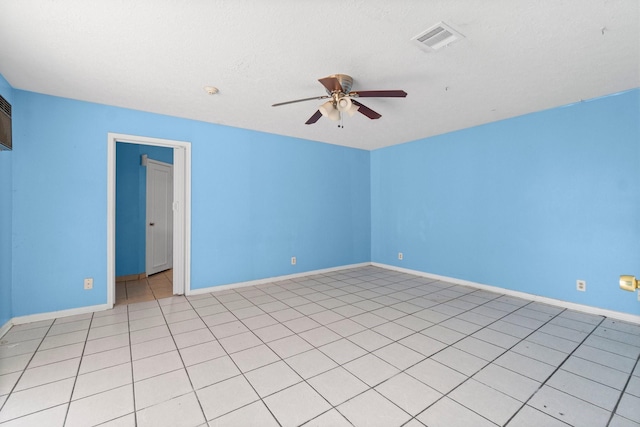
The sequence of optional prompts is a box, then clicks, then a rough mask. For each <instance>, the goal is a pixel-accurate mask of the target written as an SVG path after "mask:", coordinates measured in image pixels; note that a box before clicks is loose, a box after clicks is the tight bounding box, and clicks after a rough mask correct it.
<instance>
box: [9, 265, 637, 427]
mask: <svg viewBox="0 0 640 427" xmlns="http://www.w3.org/2000/svg"><path fill="white" fill-rule="evenodd" d="M639 355H640V325H637V324H630V323H625V322H620V321H616V320H613V319H609V318H604V317H600V316H594V315H589V314H584V313H579V312H575V311H569V310H564V309H561V308H558V307H553V306H549V305H544V304H540V303H536V302H531V301H527V300H523V299H517V298H513V297H509V296H504V295H500V294H496V293H491V292H487V291H483V290H477V289H473V288H467V287H461V286H457V285H453V284H450V283H445V282H438V281H433V280H429V279H425V278H420V277H416V276H411V275H408V274H404V273H399V272H395V271H389V270H384V269H381V268H377V267H362V268H355V269H349V270H342V271H338V272H333V273H328V274H322V275H313V276H307V277H303V278H298V279H294V280H287V281H280V282H274V283H269V284H263V285H259V286H253V287H245V288H238V289H235V290H227V291H221V292H216V293H212V294H203V295H198V296H191V297H186V298H185V297H170V298H166V299H160V300H158V301H155V300H154V301H150V302H141V303H132V304H129V305H122V306H118V307H116V308H114V309H113V310H109V311H102V312H96V313H92V314H87V315H79V316H74V317H67V318H59V319H56V320H55V321H43V322H37V323H31V324H24V325H19V326H14V327H13V328H12V329H11V330H10V331H9V332H8V333H7V334H6V335H5V336H4V337H3V338H2V341H1V345H0V406H1V409H0V426H1V427H9V426H11V427H15V426H45V425H46V426H51V427H55V426H63V425H64V426H69V427H71V426H93V425H101V426H111V427H113V426H140V427H142V426H155V427H157V426H171V427H180V426H210V427H214V426H215V427H220V426H260V427H268V426H298V425H306V426H336V427H340V426H351V425H353V426H383V427H393V426H408V427H418V426H423V425H426V426H431V427H437V426H445V427H455V426H474V427H483V426H495V425H499V426H504V425H507V426H510V427H524V426H536V427H539V426H545V427H546V426H549V427H555V426H567V425H570V426H580V427H585V426H611V427H627V426H638V425H640V367H639V366H638V356H639Z"/></svg>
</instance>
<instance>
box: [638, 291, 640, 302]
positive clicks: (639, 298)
mask: <svg viewBox="0 0 640 427" xmlns="http://www.w3.org/2000/svg"><path fill="white" fill-rule="evenodd" d="M638 302H640V289H638Z"/></svg>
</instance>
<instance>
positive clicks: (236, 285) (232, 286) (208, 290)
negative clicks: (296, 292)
mask: <svg viewBox="0 0 640 427" xmlns="http://www.w3.org/2000/svg"><path fill="white" fill-rule="evenodd" d="M370 265H371V263H370V262H361V263H359V264H349V265H341V266H339V267H330V268H323V269H320V270H312V271H305V272H303V273H295V274H287V275H284V276H275V277H268V278H266V279H256V280H249V281H247V282H237V283H230V284H228V285H218V286H210V287H208V288H201V289H191V291H190V292H189V293H188V294H187V295H201V294H208V293H211V292H218V291H226V290H228V289H236V288H244V287H246V286H255V285H262V284H265V283H271V282H280V281H282V280H290V279H296V278H298V277H304V276H312V275H314V274H324V273H331V272H334V271H340V270H348V269H350V268H357V267H367V266H370Z"/></svg>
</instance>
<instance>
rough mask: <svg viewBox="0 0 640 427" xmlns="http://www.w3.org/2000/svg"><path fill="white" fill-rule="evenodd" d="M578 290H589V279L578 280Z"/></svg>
mask: <svg viewBox="0 0 640 427" xmlns="http://www.w3.org/2000/svg"><path fill="white" fill-rule="evenodd" d="M576 290H578V291H580V292H586V291H587V281H586V280H576Z"/></svg>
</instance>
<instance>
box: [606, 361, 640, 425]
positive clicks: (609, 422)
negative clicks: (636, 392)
mask: <svg viewBox="0 0 640 427" xmlns="http://www.w3.org/2000/svg"><path fill="white" fill-rule="evenodd" d="M639 364H640V355H638V357H637V358H636V363H635V364H634V365H633V368H631V373H630V374H629V377H628V378H627V382H626V383H625V384H624V387H623V388H622V391H620V395H619V396H618V400H617V401H616V404H615V406H614V407H613V409H612V410H611V415H610V416H609V421H608V422H607V427H608V426H609V425H610V424H611V421H613V416H614V415H615V414H616V411H617V410H618V406H619V405H620V401H622V397H623V396H624V394H625V392H626V391H627V388H628V387H629V383H630V382H631V378H632V377H633V372H634V371H635V370H636V368H637V367H638V365H639ZM620 416H621V417H622V415H620ZM623 418H626V417H623Z"/></svg>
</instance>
